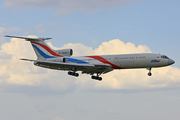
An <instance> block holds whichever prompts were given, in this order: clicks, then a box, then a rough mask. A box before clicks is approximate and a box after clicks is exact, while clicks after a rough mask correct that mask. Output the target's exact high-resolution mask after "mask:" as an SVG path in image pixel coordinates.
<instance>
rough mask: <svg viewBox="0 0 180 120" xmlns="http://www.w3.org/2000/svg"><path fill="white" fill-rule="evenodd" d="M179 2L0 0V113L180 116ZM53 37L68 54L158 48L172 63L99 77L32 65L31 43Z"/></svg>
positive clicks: (38, 118)
mask: <svg viewBox="0 0 180 120" xmlns="http://www.w3.org/2000/svg"><path fill="white" fill-rule="evenodd" d="M179 6H180V1H179V0H171V1H170V0H91V1H88V0H38V1H37V0H16V1H14V0H1V1H0V96H1V97H0V98H1V99H0V106H1V107H0V119H3V120H12V119H13V120H14V119H18V120H24V119H26V120H32V119H33V120H72V119H75V120H76V119H78V120H102V119H103V120H109V119H113V120H119V119H125V120H132V119H133V120H144V119H146V120H152V119H158V120H169V119H173V120H179V119H180V114H179V111H180V105H179V100H180V63H179V61H180V57H179V53H180V47H179V45H180V36H179V34H180V32H179V31H180V22H179V21H180V16H179V12H180V8H179ZM4 35H15V36H28V37H51V38H52V39H51V40H48V41H47V43H48V44H49V45H50V46H51V47H52V48H54V49H63V48H72V49H73V53H74V54H73V56H81V55H104V54H129V53H151V52H152V53H161V54H165V55H167V56H168V57H170V58H171V59H173V60H174V61H175V64H173V65H171V66H168V67H163V68H155V69H152V74H153V75H152V76H151V77H148V76H147V73H148V71H147V70H146V69H133V70H131V69H129V70H114V71H112V72H110V73H107V74H104V75H102V78H103V80H102V81H101V82H99V81H96V80H92V79H91V76H90V75H85V74H83V75H82V74H80V76H79V77H78V78H76V77H73V76H68V75H67V72H65V71H57V70H48V69H44V68H39V67H37V66H34V65H33V63H31V62H26V61H20V60H19V59H20V58H29V59H36V55H35V53H34V51H33V49H32V46H31V45H30V43H29V42H27V41H24V40H20V39H15V38H13V39H11V38H4V37H3V36H4Z"/></svg>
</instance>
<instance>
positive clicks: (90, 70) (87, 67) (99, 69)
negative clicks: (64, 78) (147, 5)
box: [20, 59, 113, 75]
mask: <svg viewBox="0 0 180 120" xmlns="http://www.w3.org/2000/svg"><path fill="white" fill-rule="evenodd" d="M20 60H26V61H31V62H34V65H36V66H39V67H44V68H49V69H56V70H64V71H82V73H87V74H91V75H93V74H94V73H100V74H102V73H103V74H105V73H107V72H110V71H112V70H113V69H112V68H111V66H110V65H109V64H94V65H93V64H79V63H64V62H52V61H44V60H31V59H20Z"/></svg>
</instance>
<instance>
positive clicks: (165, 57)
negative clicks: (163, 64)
mask: <svg viewBox="0 0 180 120" xmlns="http://www.w3.org/2000/svg"><path fill="white" fill-rule="evenodd" d="M161 58H164V59H169V58H168V57H167V56H165V55H163V56H161Z"/></svg>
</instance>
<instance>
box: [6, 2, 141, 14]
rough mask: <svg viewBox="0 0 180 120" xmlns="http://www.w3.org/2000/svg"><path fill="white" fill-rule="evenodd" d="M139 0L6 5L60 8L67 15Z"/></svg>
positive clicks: (10, 3) (61, 12)
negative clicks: (75, 11) (76, 11)
mask: <svg viewBox="0 0 180 120" xmlns="http://www.w3.org/2000/svg"><path fill="white" fill-rule="evenodd" d="M134 1H139V0H111V1H109V0H90V1H87V0H16V2H14V0H5V2H4V3H5V6H6V7H40V8H58V9H59V10H58V11H57V12H56V13H55V14H59V15H66V14H70V13H71V12H73V11H74V10H78V11H85V12H86V13H93V12H95V11H98V10H99V9H102V8H107V9H111V8H116V7H119V6H123V5H127V4H130V3H132V2H134Z"/></svg>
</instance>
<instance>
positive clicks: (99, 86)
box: [0, 38, 180, 91]
mask: <svg viewBox="0 0 180 120" xmlns="http://www.w3.org/2000/svg"><path fill="white" fill-rule="evenodd" d="M48 44H49V45H50V46H51V47H53V46H52V44H51V42H49V43H48ZM53 48H54V49H60V48H56V47H53ZM62 48H72V49H73V51H74V55H76V56H80V55H99V54H101V55H103V54H128V53H147V52H151V50H150V49H149V48H148V47H147V46H146V45H139V46H135V45H134V44H133V43H130V42H129V43H124V42H123V41H121V40H119V39H114V40H110V41H108V42H103V43H102V44H101V45H100V46H99V47H98V48H96V49H95V50H94V49H92V48H91V47H87V46H85V45H83V44H80V43H75V44H72V43H68V44H65V45H63V46H62V47H61V49H62ZM0 57H1V58H0V71H1V72H0V78H1V79H0V84H7V85H8V84H9V85H10V84H11V85H12V84H13V85H26V86H36V87H38V86H39V87H43V88H44V87H45V88H46V87H47V88H48V89H52V90H58V91H61V90H62V91H69V90H73V89H74V88H76V87H79V88H81V89H86V90H132V89H137V90H139V89H159V88H177V87H180V79H179V78H180V69H178V68H175V67H171V66H169V67H163V68H156V69H152V73H153V76H152V77H149V76H147V73H148V71H147V70H146V69H132V70H130V69H129V70H114V71H113V72H110V73H107V74H104V75H102V77H103V80H102V81H101V82H99V81H95V80H92V79H91V76H90V75H81V74H80V76H79V77H78V78H76V77H73V76H68V75H67V72H64V71H57V70H49V69H45V68H39V67H37V66H34V65H33V63H31V62H26V61H20V60H19V58H30V59H36V57H35V53H34V51H33V49H32V47H31V45H30V43H29V42H27V41H24V40H20V39H17V38H13V39H11V41H10V42H6V43H4V44H3V45H2V46H1V50H0Z"/></svg>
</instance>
